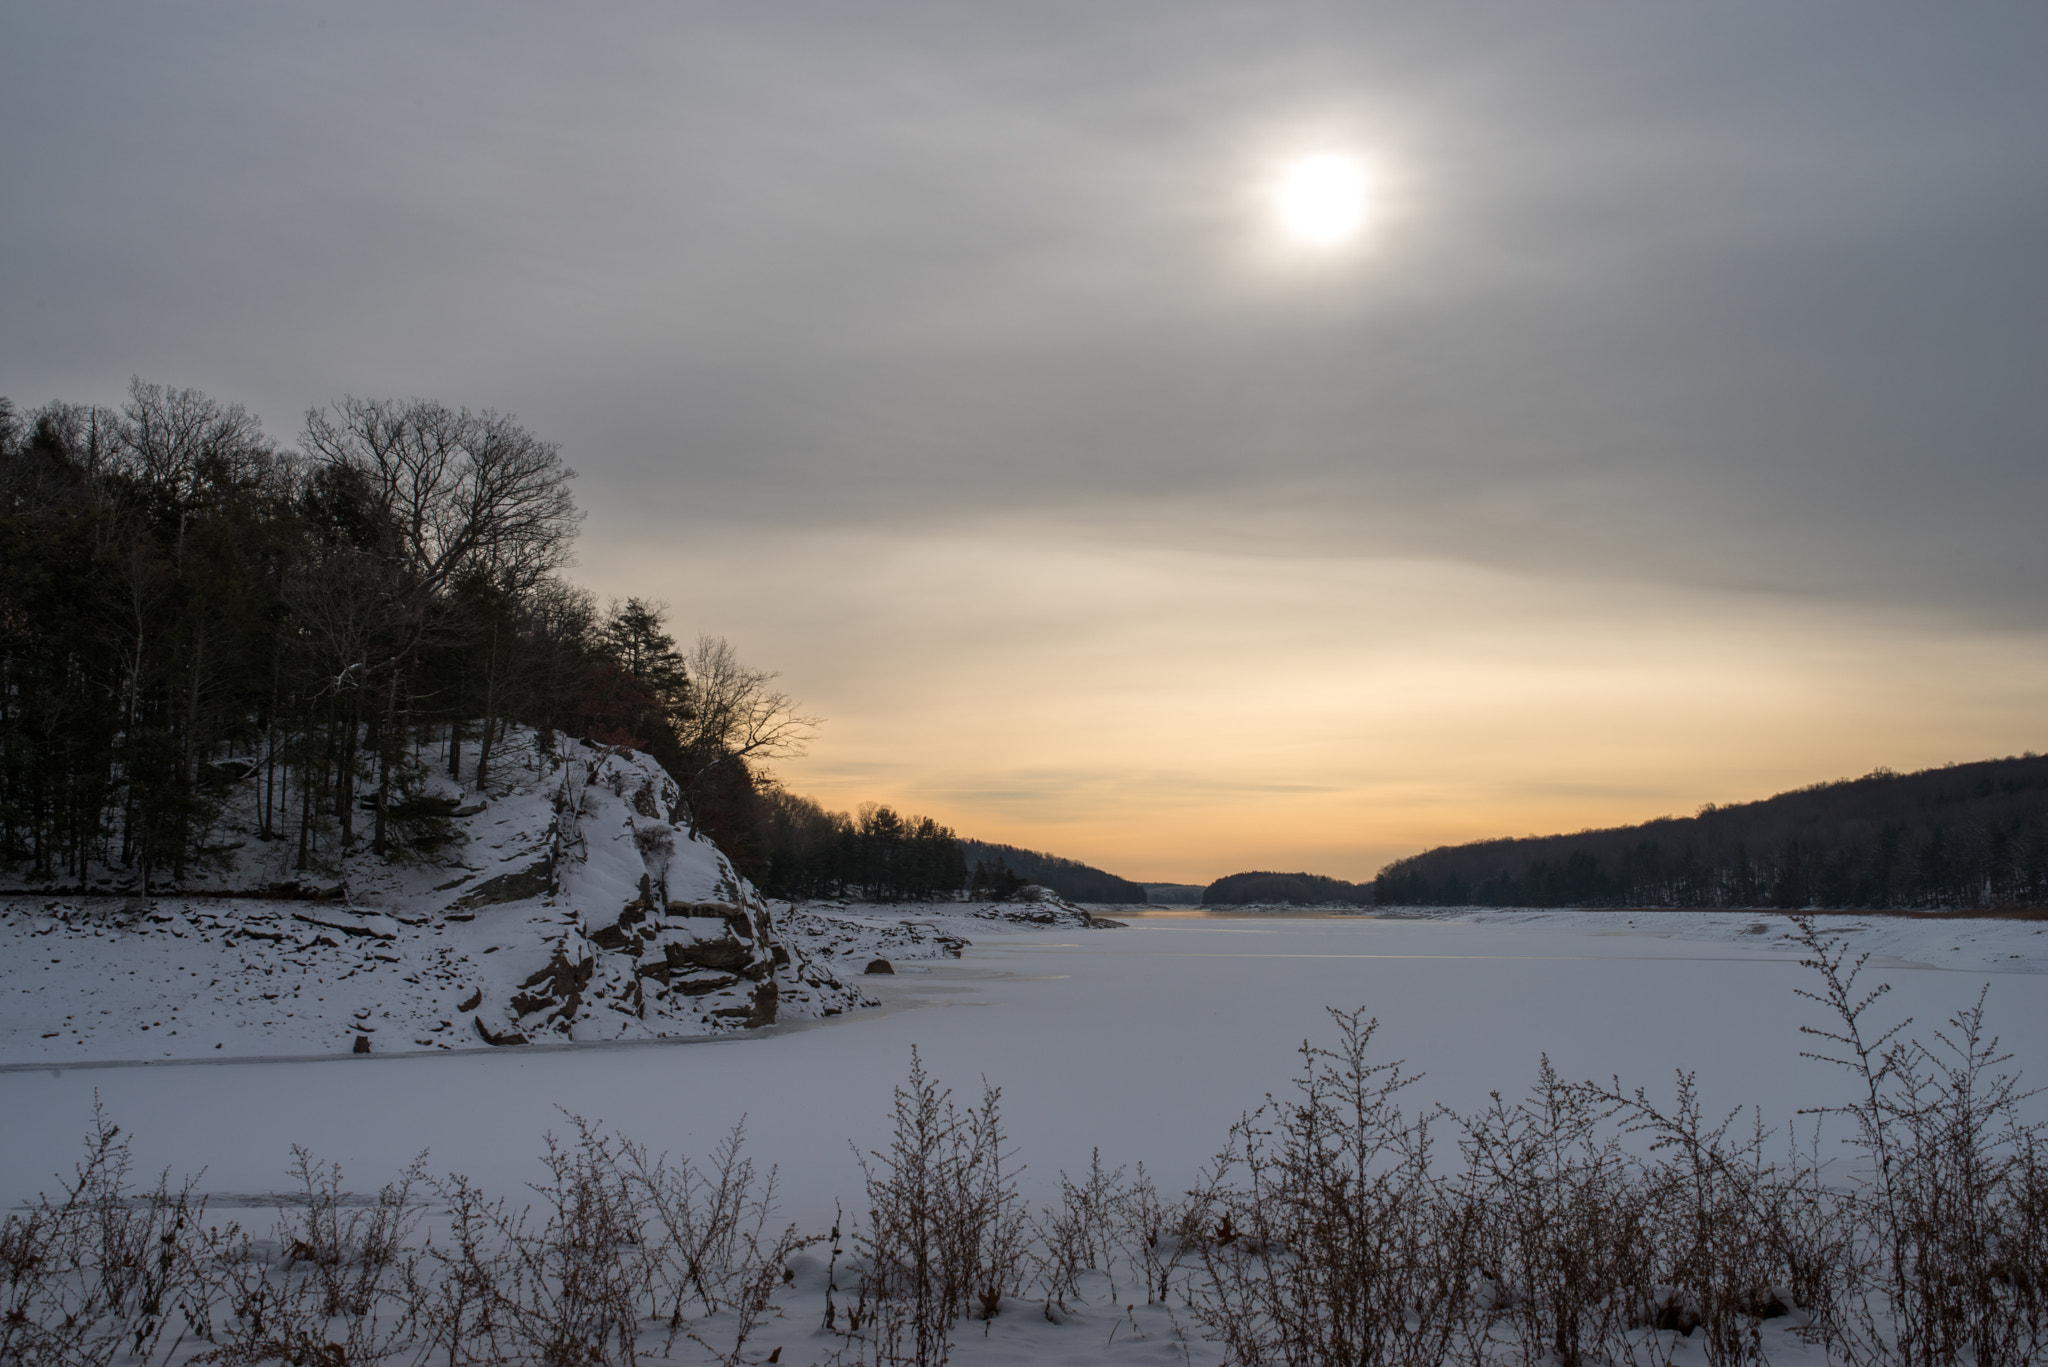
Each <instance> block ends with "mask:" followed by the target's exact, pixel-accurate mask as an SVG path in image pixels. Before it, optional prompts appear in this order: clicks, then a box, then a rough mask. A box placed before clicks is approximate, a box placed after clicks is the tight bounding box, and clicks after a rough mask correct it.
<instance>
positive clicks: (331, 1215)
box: [194, 1145, 424, 1367]
mask: <svg viewBox="0 0 2048 1367" xmlns="http://www.w3.org/2000/svg"><path fill="white" fill-rule="evenodd" d="M423 1162H424V1159H419V1160H415V1161H414V1162H413V1163H412V1164H411V1165H410V1166H408V1167H407V1168H406V1169H405V1171H404V1172H403V1173H402V1174H401V1175H400V1177H399V1180H398V1181H397V1182H394V1183H389V1184H387V1185H385V1186H384V1187H382V1188H380V1189H379V1190H378V1192H377V1195H376V1196H375V1197H374V1198H372V1200H371V1201H370V1202H369V1203H368V1204H367V1205H366V1206H358V1205H356V1204H354V1203H353V1202H352V1201H351V1200H350V1198H349V1196H348V1193H346V1192H345V1191H344V1190H343V1189H342V1185H341V1169H340V1168H339V1167H338V1166H336V1165H334V1164H332V1163H325V1162H321V1161H320V1160H318V1159H315V1158H314V1157H313V1156H312V1155H311V1154H310V1153H308V1152H307V1151H306V1150H305V1149H303V1148H301V1147H299V1146H297V1145H294V1146H293V1148H292V1166H291V1175H292V1177H293V1178H294V1180H295V1181H296V1183H297V1185H298V1190H297V1191H296V1192H295V1193H294V1195H293V1199H292V1200H290V1201H289V1202H288V1203H287V1204H284V1205H282V1206H280V1207H279V1210H278V1218H277V1226H276V1236H277V1237H276V1249H275V1253H274V1255H272V1254H270V1253H267V1252H265V1251H263V1250H259V1249H258V1248H257V1247H256V1246H255V1245H253V1244H251V1243H249V1242H248V1241H246V1240H244V1241H242V1242H241V1243H240V1244H239V1245H236V1246H232V1247H228V1248H224V1249H223V1250H222V1251H221V1252H220V1254H219V1255H218V1256H217V1257H216V1258H215V1260H214V1265H215V1267H216V1269H217V1270H218V1275H219V1283H218V1284H219V1286H220V1288H221V1291H222V1292H223V1298H224V1300H225V1311H226V1316H225V1319H224V1320H223V1322H222V1323H221V1324H220V1325H219V1326H218V1332H217V1345H216V1346H215V1347H214V1348H213V1349H211V1350H209V1351H207V1352H205V1353H202V1354H201V1355H200V1356H199V1357H198V1358H196V1359H194V1360H195V1361H196V1362H203V1363H218V1364H222V1367H242V1365H243V1364H254V1363H261V1362H273V1361H282V1362H288V1363H316V1364H328V1363H332V1364H335V1367H340V1365H341V1364H350V1365H351V1367H353V1364H359V1363H360V1364H366V1365H367V1364H374V1363H378V1362H382V1361H384V1360H385V1359H387V1358H389V1357H391V1356H393V1355H394V1354H396V1353H397V1352H398V1351H399V1350H400V1349H402V1348H404V1347H405V1346H407V1345H408V1344H409V1343H410V1342H411V1340H412V1336H413V1329H414V1324H415V1320H416V1314H415V1309H416V1304H417V1302H416V1298H415V1296H414V1295H413V1294H412V1293H413V1289H414V1288H415V1287H416V1286H417V1284H418V1255H417V1253H416V1252H415V1251H414V1250H412V1249H411V1248H409V1247H408V1246H407V1241H408V1240H409V1239H410V1238H411V1236H412V1234H413V1232H414V1230H415V1228H416V1227H417V1225H418V1223H419V1210H418V1208H417V1205H416V1203H415V1202H414V1200H413V1195H412V1193H413V1188H414V1186H415V1185H417V1184H418V1183H419V1181H420V1178H421V1170H422V1164H423Z"/></svg>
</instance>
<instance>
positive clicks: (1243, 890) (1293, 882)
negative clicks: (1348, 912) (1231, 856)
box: [1202, 873, 1372, 907]
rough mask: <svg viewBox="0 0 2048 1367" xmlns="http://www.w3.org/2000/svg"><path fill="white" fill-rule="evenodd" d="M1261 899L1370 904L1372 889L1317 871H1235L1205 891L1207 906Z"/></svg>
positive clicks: (1298, 903)
mask: <svg viewBox="0 0 2048 1367" xmlns="http://www.w3.org/2000/svg"><path fill="white" fill-rule="evenodd" d="M1260 902H1270V903H1286V904H1288V905H1291V906H1307V907H1315V906H1326V905H1329V904H1331V903H1345V904H1349V905H1354V906H1371V905H1372V889H1371V888H1369V887H1365V886H1362V885H1360V884H1358V883H1347V882H1345V881H1344V880H1343V879H1341V878H1324V877H1322V876H1321V875H1320V874H1314V873H1233V874H1231V875H1230V876H1229V877H1227V878H1219V879H1217V880H1216V881H1215V882H1213V883H1211V884H1210V885H1209V886H1208V887H1207V888H1205V889H1203V891H1202V905H1203V906H1205V907H1242V906H1250V905H1253V904H1255V903H1260Z"/></svg>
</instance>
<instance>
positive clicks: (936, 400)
mask: <svg viewBox="0 0 2048 1367" xmlns="http://www.w3.org/2000/svg"><path fill="white" fill-rule="evenodd" d="M0 22H4V26H5V32H4V38H5V41H4V42H0V52H4V54H5V55H4V56H0V176H4V178H5V183H6V184H7V185H8V187H9V189H8V198H9V210H8V213H7V214H6V215H5V216H4V219H0V300H4V301H5V308H6V312H7V316H8V318H9V320H10V322H9V326H8V327H7V328H6V329H5V330H4V333H0V375H4V380H0V388H4V389H5V390H6V391H7V392H10V393H12V394H14V395H15V397H16V398H17V399H18V400H25V401H30V402H33V401H37V400H40V399H42V398H46V397H60V396H61V397H68V398H79V399H87V398H108V397H112V396H113V395H114V394H115V393H117V392H118V389H119V387H120V385H121V384H123V383H124V382H125V380H126V377H127V375H128V374H129V373H130V372H131V371H140V372H142V373H144V374H145V375H147V376H149V377H151V378H161V379H165V380H169V381H173V382H176V383H194V384H199V385H201V386H202V387H205V388H208V389H210V390H213V391H215V392H218V393H220V394H222V395H223V396H224V397H230V398H235V399H239V400H243V401H246V402H249V403H251V404H252V406H254V407H256V408H258V409H259V411H262V412H263V413H265V414H266V416H267V417H268V418H269V419H270V421H271V423H272V425H273V427H276V428H281V429H283V430H286V431H289V430H292V429H293V428H294V427H295V426H296V413H297V412H298V410H299V409H301V408H303V407H304V406H305V405H306V404H308V403H312V402H319V401H322V400H324V399H326V398H327V397H329V396H331V395H333V394H335V393H338V392H339V391H341V390H344V389H347V390H354V391H358V392H366V391H367V392H387V391H395V392H427V393H433V394H436V395H439V396H442V397H445V398H447V399H449V400H451V401H454V402H463V403H469V404H472V405H484V404H491V405H496V406H499V407H505V408H510V409H513V410H515V411H517V412H518V413H519V414H520V415H521V416H522V417H523V418H525V419H526V420H527V421H528V422H529V423H530V424H531V425H533V426H534V427H536V428H537V429H538V430H540V431H542V432H544V433H546V434H547V435H549V436H551V437H554V438H557V439H559V440H561V441H563V443H564V444H565V446H566V447H567V448H568V450H569V452H570V454H571V457H572V459H573V461H574V463H576V464H577V465H578V466H580V467H581V468H582V469H583V471H584V472H585V479H584V483H583V486H582V489H581V494H582V497H583V499H584V501H585V502H586V503H587V504H589V505H590V506H591V507H592V509H593V511H594V513H595V514H596V516H597V522H596V523H595V524H594V525H596V526H602V527H607V528H610V529H612V532H613V534H615V535H618V536H622V537H628V538H630V537H644V538H648V539H650V540H653V539H658V538H660V537H663V536H670V535H674V534H675V533H676V532H677V531H678V530H681V531H684V532H685V533H687V530H688V529H689V528H690V527H692V526H718V527H721V528H730V527H732V526H734V525H745V524H749V523H760V524H762V525H775V526H792V525H794V526H811V527H827V526H831V525H833V524H835V523H839V522H844V521H850V520H851V521H861V522H867V523H874V524H885V525H887V524H900V525H903V526H906V527H915V526H920V525H930V524H936V523H940V522H957V521H958V520H959V519H961V518H963V517H973V516H976V515H979V514H982V513H986V512H988V511H990V510H994V509H1000V510H1002V511H1004V512H1005V513H1006V514H1008V515H1019V516H1027V517H1040V518H1043V519H1046V520H1047V521H1049V522H1053V523H1060V522H1067V523H1080V524H1088V523H1093V524H1098V525H1100V526H1101V528H1102V529H1103V532H1104V534H1106V535H1161V536H1169V537H1183V538H1184V537H1200V538H1204V539H1208V540H1211V541H1230V540H1238V541H1241V542H1243V543H1244V544H1246V545H1247V546H1248V547H1251V548H1255V547H1256V546H1257V545H1258V544H1261V543H1262V542H1264V541H1270V542H1274V543H1276V544H1286V545H1289V546H1292V547H1295V548H1297V549H1298V548H1301V547H1303V546H1312V547H1322V548H1325V549H1326V550H1328V551H1329V552H1330V553H1345V552H1347V551H1349V550H1354V549H1355V550H1371V551H1374V552H1383V551H1388V550H1393V551H1418V550H1419V551H1427V552H1430V553H1433V554H1438V555H1449V556H1462V557H1467V558H1470V559H1473V560H1478V561H1484V562H1488V563H1494V564H1504V565H1524V566H1534V567H1544V568H1550V569H1558V570H1569V571H1571V572H1574V573H1582V574H1584V573H1590V574H1596V575H1597V574H1614V575H1624V576H1639V577H1645V578H1672V579H1682V580H1693V581H1709V582H1714V583H1720V584H1727V585H1734V586H1739V587H1745V588H1751V589H1756V590H1762V591H1769V592H1774V593H1817V594H1824V595H1833V596H1839V597H1843V598H1845V599H1858V598H1861V599H1868V600H1878V601H1884V602H1905V603H1910V604H1912V605H1915V606H1918V607H1923V608H1928V609H1932V610H1935V611H1938V612H1944V613H1951V614H1957V615H1964V614H1967V615H1971V616H1975V617H1982V618H1984V619H1987V620H1992V621H2000V622H2005V623H2008V624H2014V625H2022V626H2026V627H2029V628H2039V627H2041V626H2044V625H2048V608H2044V606H2043V605H2044V604H2048V593H2044V592H2043V587H2044V574H2048V552H2044V551H2043V549H2042V547H2043V545H2044V543H2048V538H2042V537H2041V536H2040V535H2039V532H2038V520H2039V513H2038V510H2039V509H2040V508H2041V507H2042V506H2044V504H2048V460H2044V459H2043V452H2044V450H2048V442H2044V438H2048V404H2044V400H2043V398H2042V395H2043V394H2048V383H2044V380H2048V376H2044V375H2043V374H2042V373H2041V372H2042V370H2043V368H2044V361H2043V358H2044V357H2048V254H2044V253H2043V252H2042V251H2041V249H2040V244H2041V243H2042V242H2044V241H2048V175H2044V174H2043V172H2042V162H2041V159H2040V154H2039V138H2040V130H2041V129H2042V128H2043V127H2044V126H2048V117H2044V116H2048V83H2043V82H2042V81H2041V80H2040V79H2039V71H2038V57H2037V54H2038V52H2039V51H2040V45H2041V42H2042V40H2043V39H2044V37H2048V16H2043V15H2041V14H2038V13H2036V12H2033V11H2024V10H2023V11H2013V12H2008V13H2004V14H2000V15H1983V14H1980V15H1976V16H1972V18H1971V19H1970V20H1969V21H1968V22H1963V21H1960V20H1958V19H1956V18H1955V17H1954V16H1952V15H1944V14H1936V13H1932V12H1920V11H1916V10H1914V9H1912V8H1910V7H1905V6H1895V7H1888V8H1886V7H1873V6H1868V5H1854V6H1851V5H1846V4H1822V5H1811V6H1800V7H1798V8H1797V9H1796V10H1793V9H1789V8H1787V7H1784V6H1772V5H1754V6H1715V7H1712V9H1711V11H1708V10H1706V9H1705V8H1704V7H1700V8H1696V9H1692V10H1685V11H1681V10H1679V9H1676V8H1669V9H1655V10H1652V9H1646V8H1644V7H1639V6H1622V5H1607V6H1590V5H1580V6H1544V7H1542V8H1541V9H1540V10H1538V9H1527V8H1510V7H1505V6H1503V7H1497V8H1487V7H1479V6H1468V5H1432V6H1426V7H1414V6H1385V7H1379V8H1377V9H1376V10H1362V9H1360V8H1359V7H1356V6H1348V5H1345V6H1337V5H1332V6H1310V5H1302V6H1265V5H1259V6H1252V5H1244V6H1201V7H1197V6H1189V5H1184V4H1172V5H1167V4H1154V5H1129V6H1118V7H1114V9H1113V11H1109V10H1108V7H1102V6H1091V5H1071V6H1029V7H1018V6H961V5H950V4H949V5H938V4H932V5H927V6H908V5H901V6H889V7H881V6H860V7H823V6H804V7H798V6H750V7H746V8H745V9H744V10H742V9H738V8H732V9H722V8H716V7H699V8H681V7H673V6H644V7H607V8H604V9H601V10H598V11H596V12H590V11H583V10H579V11H576V12H574V13H570V12H567V11H563V10H560V9H559V8H557V7H540V6H536V7H532V8H529V9H524V10H518V9H512V8H508V7H505V6H499V5H489V6H482V5H479V6H471V7H460V6H444V7H435V8H432V9H422V8H420V7H414V6H398V5H391V6H374V5H352V6H348V7H330V6H315V5H299V6H276V5H246V6H217V7H207V8H203V9H193V8H187V7H177V8H172V7H164V6H143V5H138V6H133V7H129V8H126V9H122V8H114V7H90V8H87V7H77V6H64V7H54V6H52V7H31V6H26V5H18V6H12V7H10V8H9V9H8V10H7V12H6V14H5V17H4V20H0ZM1315 138H1328V139H1333V140H1338V141H1344V140H1356V141H1357V142H1358V143H1360V144H1361V145H1366V146H1371V147H1376V148H1380V149H1383V151H1384V155H1385V157H1386V158H1387V160H1388V164H1389V166H1390V167H1391V168H1392V170H1393V172H1394V173H1395V175H1396V179H1397V180H1398V182H1399V185H1400V187H1401V196H1400V205H1399V212H1398V213H1396V214H1395V215H1394V216H1393V217H1392V218H1390V220H1389V222H1388V223H1387V225H1386V229H1385V233H1384V238H1383V240H1382V241H1381V242H1380V243H1379V244H1377V246H1376V247H1375V248H1374V250H1372V251H1371V252H1369V253H1367V254H1366V255H1365V257H1364V258H1363V259H1361V260H1360V261H1359V262H1357V263H1356V264H1355V265H1354V266H1352V267H1350V268H1347V269H1342V270H1331V271H1328V272H1326V273H1324V274H1323V275H1321V276H1316V275H1313V274H1310V273H1300V274H1298V275H1296V276H1293V277H1287V276H1286V275H1285V273H1284V272H1282V273H1279V274H1274V273H1272V272H1268V273H1266V274H1261V270H1260V268H1259V267H1258V266H1257V265H1256V264H1248V262H1249V258H1250V256H1251V255H1252V254H1253V248H1252V238H1253V237H1254V235H1255V234H1254V231H1253V230H1254V227H1255V225H1254V224H1253V223H1252V222H1251V221H1250V218H1249V215H1248V207H1247V204H1246V202H1245V193H1246V186H1247V184H1248V179H1249V178H1250V177H1252V176H1255V175H1256V174H1258V173H1259V171H1260V169H1261V167H1262V166H1264V165H1265V164H1266V160H1267V159H1269V158H1270V157H1272V156H1274V155H1276V154H1279V153H1281V152H1284V151H1286V150H1288V149H1289V148H1290V147H1293V146H1298V145H1307V144H1308V143H1309V142H1310V140H1312V139H1315Z"/></svg>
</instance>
